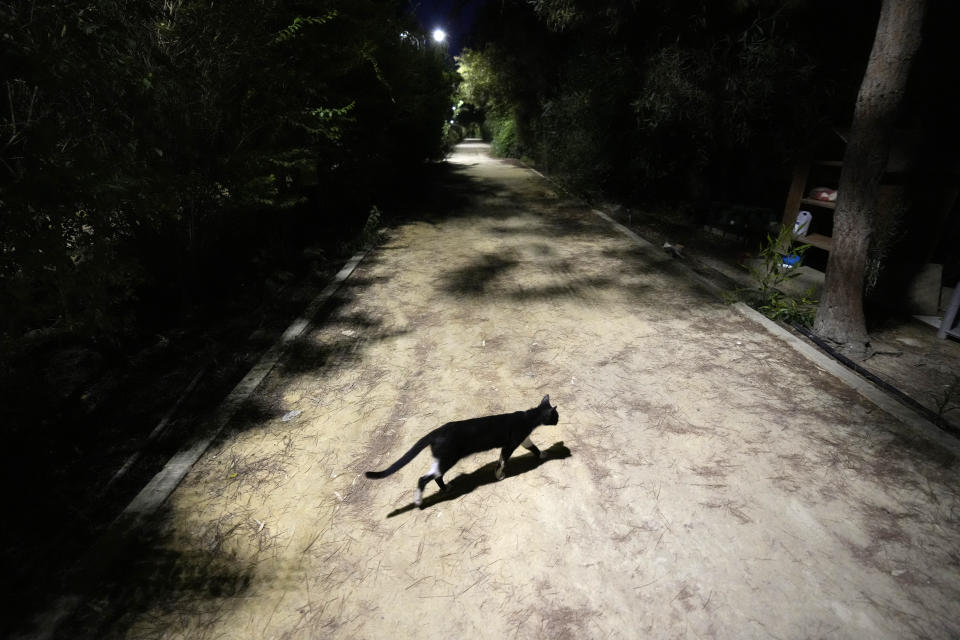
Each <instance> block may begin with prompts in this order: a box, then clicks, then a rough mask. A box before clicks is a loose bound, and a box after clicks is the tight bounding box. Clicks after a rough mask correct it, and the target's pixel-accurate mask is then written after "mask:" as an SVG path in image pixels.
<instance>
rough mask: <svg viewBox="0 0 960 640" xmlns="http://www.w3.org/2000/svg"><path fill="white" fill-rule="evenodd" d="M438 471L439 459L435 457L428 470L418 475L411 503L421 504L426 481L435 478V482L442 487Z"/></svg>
mask: <svg viewBox="0 0 960 640" xmlns="http://www.w3.org/2000/svg"><path fill="white" fill-rule="evenodd" d="M441 475H443V474H441V473H440V461H439V460H437V459H436V458H434V459H433V464H432V465H431V466H430V471H427V474H426V475H424V476H420V479H419V480H417V493H416V494H415V495H414V497H413V503H414V504H415V505H417V506H418V507H419V506H420V505H422V504H423V489H424V487H426V486H427V483H428V482H430V481H431V480H436V481H437V484H439V485H440V488H441V489H442V488H443V480H442V479H441V477H440V476H441Z"/></svg>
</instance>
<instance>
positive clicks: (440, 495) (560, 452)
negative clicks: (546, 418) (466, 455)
mask: <svg viewBox="0 0 960 640" xmlns="http://www.w3.org/2000/svg"><path fill="white" fill-rule="evenodd" d="M542 451H543V453H544V454H546V457H545V458H539V457H537V456H535V455H533V454H532V453H527V454H525V455H522V456H511V457H510V460H509V461H508V462H507V466H506V469H504V471H505V474H506V477H505V478H504V479H503V480H497V476H496V473H495V472H496V469H497V464H498V463H497V462H496V461H494V462H491V463H489V464H485V465H483V466H482V467H480V468H479V469H477V470H476V471H471V472H470V473H461V474H460V475H458V476H457V477H456V478H454V479H453V480H450V481H448V482H447V488H446V489H445V490H444V491H437V492H435V493H431V494H429V495H427V496H425V497H424V498H423V504H422V505H421V506H420V509H428V508H430V507H432V506H434V505H436V504H439V503H441V502H446V501H447V500H455V499H457V498H459V497H460V496H462V495H466V494H468V493H470V492H471V491H473V490H474V489H476V488H477V487H482V486H483V485H485V484H493V483H495V482H506V481H507V480H509V479H510V478H512V477H513V476H518V475H520V474H521V473H526V472H527V471H533V470H534V469H536V468H537V467H539V466H540V465H542V464H544V463H546V462H550V461H551V460H563V459H564V458H569V457H570V456H571V455H573V454H571V453H570V449H568V448H566V447H565V446H563V442H555V443H554V444H553V445H552V446H550V448H548V449H543V450H542ZM430 486H431V487H433V488H436V486H437V485H436V483H434V482H431V483H430ZM416 508H417V506H416V505H415V504H413V503H412V502H411V503H410V504H408V505H407V506H405V507H401V508H399V509H395V510H393V511H391V512H390V513H388V514H387V517H388V518H392V517H393V516H398V515H400V514H401V513H406V512H407V511H412V510H413V509H416Z"/></svg>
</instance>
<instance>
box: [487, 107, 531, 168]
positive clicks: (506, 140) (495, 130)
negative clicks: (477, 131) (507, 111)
mask: <svg viewBox="0 0 960 640" xmlns="http://www.w3.org/2000/svg"><path fill="white" fill-rule="evenodd" d="M488 122H489V124H488V127H489V128H490V131H491V133H492V135H493V141H492V142H491V144H490V154H491V155H493V156H494V157H497V158H519V157H520V156H522V155H523V148H522V147H521V145H520V141H519V139H518V138H517V123H516V121H515V120H514V119H513V118H511V117H505V118H496V119H492V120H490V121H488Z"/></svg>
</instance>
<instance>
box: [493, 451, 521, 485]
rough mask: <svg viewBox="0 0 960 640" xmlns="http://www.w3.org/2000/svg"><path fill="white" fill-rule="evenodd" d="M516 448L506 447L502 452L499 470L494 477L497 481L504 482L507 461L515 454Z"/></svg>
mask: <svg viewBox="0 0 960 640" xmlns="http://www.w3.org/2000/svg"><path fill="white" fill-rule="evenodd" d="M515 448H516V447H504V448H503V449H501V450H500V463H499V464H498V465H497V470H496V471H495V472H494V475H495V476H497V480H503V479H504V478H505V477H506V475H507V474H506V473H504V472H503V469H504V467H506V466H507V460H509V459H510V455H511V454H512V453H513V450H514V449H515Z"/></svg>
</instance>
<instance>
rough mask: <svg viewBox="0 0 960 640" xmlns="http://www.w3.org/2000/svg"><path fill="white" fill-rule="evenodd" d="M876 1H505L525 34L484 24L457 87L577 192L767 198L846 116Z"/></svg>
mask: <svg viewBox="0 0 960 640" xmlns="http://www.w3.org/2000/svg"><path fill="white" fill-rule="evenodd" d="M869 4H870V3H869V2H858V3H856V6H854V5H853V4H852V5H850V6H847V5H844V6H843V7H835V6H833V5H829V6H828V4H827V3H825V2H823V1H822V0H807V1H805V2H793V3H786V2H783V3H781V2H756V1H747V2H737V3H704V2H701V1H699V0H680V1H671V2H667V1H666V0H663V1H661V0H652V1H650V2H613V1H609V2H607V1H605V2H599V3H597V2H587V0H537V1H536V2H530V3H521V2H512V3H511V2H506V3H497V6H496V7H495V8H493V9H491V10H490V11H491V14H492V17H491V16H488V22H489V23H490V25H496V26H498V27H501V26H503V25H507V24H514V23H522V24H524V25H525V27H526V29H527V32H526V34H524V35H523V36H522V37H521V36H517V35H516V34H514V33H512V32H511V31H510V30H509V29H507V28H506V27H505V26H503V30H497V29H496V28H493V27H492V26H488V27H487V31H486V33H485V34H484V35H481V36H479V37H478V39H477V40H476V41H475V42H474V48H473V49H470V50H467V51H465V52H464V55H462V56H461V57H460V59H459V60H458V62H459V65H460V69H461V72H462V73H463V74H464V83H463V85H461V98H462V99H463V100H464V101H465V102H467V103H472V104H473V105H476V106H480V107H482V108H486V109H487V110H488V111H490V112H492V113H494V114H496V116H497V118H498V119H502V118H503V117H505V116H509V117H511V118H512V120H513V122H514V125H513V126H514V129H515V131H516V137H517V139H518V140H519V144H518V145H517V148H519V150H520V151H522V152H523V153H525V154H527V155H529V156H530V157H532V158H534V159H535V160H536V161H537V162H538V163H539V164H540V165H542V166H543V167H544V168H546V169H547V170H548V171H550V172H551V173H554V174H555V175H558V176H559V177H562V178H564V179H566V180H567V181H568V182H570V183H572V184H573V185H574V186H576V187H577V188H579V189H585V190H591V191H600V190H602V191H606V192H613V193H615V194H617V195H619V196H622V197H628V198H637V199H649V198H655V199H664V200H676V199H686V200H694V201H703V202H708V201H715V200H721V201H746V202H750V203H754V204H757V203H770V204H773V203H774V201H779V200H780V199H782V197H783V191H784V190H785V188H786V181H787V175H788V172H789V167H790V166H791V165H792V163H793V161H794V157H795V154H796V152H797V150H798V149H799V148H800V147H802V146H803V144H805V143H807V142H809V140H810V139H811V138H812V137H813V136H814V134H815V132H816V131H817V129H818V128H820V127H824V126H825V125H827V124H834V123H837V122H843V119H844V117H849V111H850V107H851V105H852V104H853V96H854V92H855V90H856V86H857V81H858V80H859V76H858V74H859V73H862V66H861V63H862V62H863V61H864V60H865V56H866V53H867V52H868V51H869V42H870V37H871V32H872V28H873V25H872V24H870V21H869V20H863V19H853V18H854V17H856V18H862V14H863V13H864V6H860V5H869ZM825 15H829V17H828V18H825V17H824V16H825ZM843 16H850V17H851V19H850V20H845V19H844V18H843ZM840 23H842V24H844V28H845V29H846V31H845V33H842V34H841V33H840V32H839V30H838V28H837V27H836V26H835V25H837V24H840ZM481 25H483V21H481ZM841 50H843V51H844V52H849V51H851V50H853V51H856V52H857V54H856V55H854V56H850V55H845V56H841V55H839V54H838V51H841ZM851 78H852V79H853V81H850V80H851ZM777 204H779V202H777Z"/></svg>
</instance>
